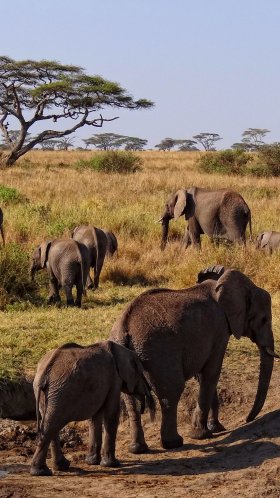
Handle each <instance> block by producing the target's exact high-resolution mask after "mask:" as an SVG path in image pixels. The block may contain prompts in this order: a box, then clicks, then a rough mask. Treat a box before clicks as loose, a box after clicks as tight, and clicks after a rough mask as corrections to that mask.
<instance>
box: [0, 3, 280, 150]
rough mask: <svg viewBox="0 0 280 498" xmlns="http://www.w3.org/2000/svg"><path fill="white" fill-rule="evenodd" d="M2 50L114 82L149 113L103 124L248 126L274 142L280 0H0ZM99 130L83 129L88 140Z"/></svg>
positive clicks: (171, 130)
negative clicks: (144, 102)
mask: <svg viewBox="0 0 280 498" xmlns="http://www.w3.org/2000/svg"><path fill="white" fill-rule="evenodd" d="M0 16H1V50H0V53H1V55H8V56H10V57H12V58H14V59H25V58H33V59H43V58H44V59H55V60H58V61H60V62H63V63H68V64H77V65H81V66H82V67H84V68H85V70H86V72H88V73H89V74H100V75H102V76H103V77H105V78H107V79H110V80H113V81H117V82H119V83H120V84H121V85H122V86H123V87H125V88H126V89H127V90H128V91H129V92H130V93H131V94H132V95H133V96H134V97H135V98H140V97H141V98H142V97H144V98H148V99H150V100H153V101H154V102H155V108H154V109H152V110H149V111H132V112H129V111H123V112H122V113H119V111H118V110H112V109H111V110H109V109H108V110H106V111H104V112H103V115H104V117H112V116H114V115H118V114H120V115H121V119H119V120H116V121H114V122H112V123H107V124H105V125H104V127H103V129H102V132H115V133H120V134H124V135H130V136H138V137H141V138H146V139H148V140H149V144H148V146H149V147H150V148H153V147H154V145H155V144H157V143H158V142H159V141H160V140H161V139H163V138H165V137H172V138H178V139H180V138H191V137H192V136H193V135H195V134H197V133H199V132H204V131H208V132H215V133H220V135H221V136H222V137H223V141H221V142H220V143H219V146H221V147H227V146H230V145H231V144H232V143H233V142H235V141H239V140H240V138H241V133H242V131H244V130H245V129H246V128H248V127H252V128H256V127H261V128H268V129H269V130H271V133H270V134H269V135H268V137H267V138H268V140H269V141H276V140H277V141H280V119H279V118H280V63H279V53H280V50H279V49H280V28H279V26H280V1H279V0H266V1H264V0H212V1H210V0H200V1H197V0H196V1H189V0H172V1H171V0H100V1H96V0H76V1H73V0H67V1H66V0H47V1H46V2H41V1H38V0H25V1H23V0H13V1H12V2H8V1H5V2H4V0H2V2H1V6H0ZM100 131H101V130H100V129H98V128H89V127H87V128H83V129H82V130H81V131H80V132H78V133H77V132H76V133H75V135H76V136H80V137H84V138H85V137H88V136H90V135H92V134H93V133H97V132H100Z"/></svg>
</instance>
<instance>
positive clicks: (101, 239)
mask: <svg viewBox="0 0 280 498" xmlns="http://www.w3.org/2000/svg"><path fill="white" fill-rule="evenodd" d="M71 236H72V238H73V239H74V240H76V241H78V242H80V243H82V244H84V245H85V246H86V247H87V248H88V252H89V258H90V267H91V268H93V271H94V279H93V282H92V279H91V277H90V275H88V278H87V287H88V288H89V289H90V288H94V289H97V288H98V285H99V277H100V273H101V270H102V267H103V263H104V258H105V256H106V251H107V245H108V240H107V236H106V234H105V233H104V231H103V230H101V228H96V227H94V226H93V225H80V226H77V227H75V228H74V230H73V232H72V234H71Z"/></svg>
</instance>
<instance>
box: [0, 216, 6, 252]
mask: <svg viewBox="0 0 280 498" xmlns="http://www.w3.org/2000/svg"><path fill="white" fill-rule="evenodd" d="M0 232H1V237H2V240H3V246H4V245H5V236H4V230H3V211H2V209H1V208H0Z"/></svg>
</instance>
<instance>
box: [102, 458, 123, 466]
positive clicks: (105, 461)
mask: <svg viewBox="0 0 280 498" xmlns="http://www.w3.org/2000/svg"><path fill="white" fill-rule="evenodd" d="M100 465H101V467H120V462H119V460H117V459H116V458H115V457H107V456H106V457H104V456H103V457H102V460H101V462H100Z"/></svg>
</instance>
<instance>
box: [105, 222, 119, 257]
mask: <svg viewBox="0 0 280 498" xmlns="http://www.w3.org/2000/svg"><path fill="white" fill-rule="evenodd" d="M102 231H103V232H104V233H105V235H106V237H107V249H106V254H108V256H113V255H114V254H115V252H117V251H118V241H117V237H116V236H115V234H114V233H113V232H110V231H109V230H104V229H102Z"/></svg>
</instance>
